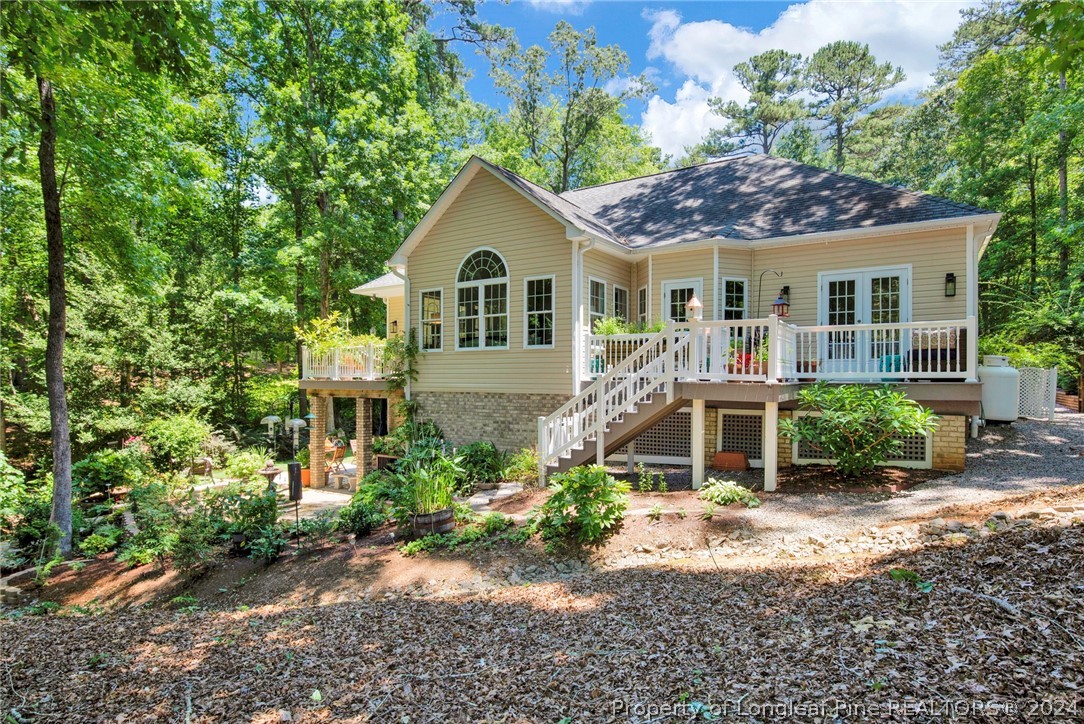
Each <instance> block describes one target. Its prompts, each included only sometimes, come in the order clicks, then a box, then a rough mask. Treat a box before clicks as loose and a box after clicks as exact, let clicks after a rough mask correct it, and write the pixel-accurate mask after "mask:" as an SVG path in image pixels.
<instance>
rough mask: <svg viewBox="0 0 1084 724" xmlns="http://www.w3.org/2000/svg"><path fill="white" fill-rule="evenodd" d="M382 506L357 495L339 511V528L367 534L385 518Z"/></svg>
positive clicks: (348, 531) (382, 523) (344, 530)
mask: <svg viewBox="0 0 1084 724" xmlns="http://www.w3.org/2000/svg"><path fill="white" fill-rule="evenodd" d="M387 518H388V517H387V515H385V514H384V510H383V508H381V507H380V506H379V505H378V504H375V503H371V502H368V501H366V500H365V499H363V498H360V497H358V496H357V495H355V496H354V498H353V499H352V500H351V501H350V505H348V506H346V507H345V508H343V509H342V510H340V511H339V530H341V531H343V532H345V533H353V534H355V535H368V534H369V533H371V532H372V531H373V529H374V528H379V527H380V526H382V525H384V522H385V521H386V520H387Z"/></svg>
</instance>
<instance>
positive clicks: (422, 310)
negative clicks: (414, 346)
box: [418, 287, 446, 354]
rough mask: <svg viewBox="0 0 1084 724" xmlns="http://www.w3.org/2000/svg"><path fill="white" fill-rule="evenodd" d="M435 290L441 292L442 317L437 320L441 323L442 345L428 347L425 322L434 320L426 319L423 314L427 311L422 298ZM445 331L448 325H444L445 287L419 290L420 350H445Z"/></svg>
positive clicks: (424, 351) (423, 351)
mask: <svg viewBox="0 0 1084 724" xmlns="http://www.w3.org/2000/svg"><path fill="white" fill-rule="evenodd" d="M433 292H437V293H438V294H440V318H439V319H438V320H437V322H438V323H439V324H440V346H439V347H433V348H431V349H426V348H425V323H426V321H432V320H426V319H425V317H423V316H422V315H423V314H424V313H425V304H423V303H422V300H423V299H424V298H425V295H426V294H432V293H433ZM445 331H446V327H445V326H444V287H433V288H432V289H420V290H418V351H419V352H422V353H423V354H424V353H426V352H443V351H444V332H445Z"/></svg>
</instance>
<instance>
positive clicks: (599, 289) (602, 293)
mask: <svg viewBox="0 0 1084 724" xmlns="http://www.w3.org/2000/svg"><path fill="white" fill-rule="evenodd" d="M587 290H588V293H587V302H588V308H587V311H588V316H589V319H588V322H589V323H590V324H589V325H588V326H589V328H590V329H591V330H592V331H594V329H595V322H597V321H598V320H600V319H602V318H603V317H605V316H606V282H604V281H600V280H598V279H589V280H588V282H587Z"/></svg>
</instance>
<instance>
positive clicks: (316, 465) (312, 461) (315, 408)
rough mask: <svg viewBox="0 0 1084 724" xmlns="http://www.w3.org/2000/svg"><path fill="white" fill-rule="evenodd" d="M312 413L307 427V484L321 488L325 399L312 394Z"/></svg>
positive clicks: (325, 429) (325, 430)
mask: <svg viewBox="0 0 1084 724" xmlns="http://www.w3.org/2000/svg"><path fill="white" fill-rule="evenodd" d="M311 409H312V414H314V415H316V417H315V419H313V421H312V425H311V426H310V427H309V485H311V486H312V487H314V488H322V487H324V483H325V476H326V472H327V471H326V470H325V469H324V441H325V440H326V439H327V400H325V399H324V397H322V396H313V400H312V404H311Z"/></svg>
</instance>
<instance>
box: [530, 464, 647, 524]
mask: <svg viewBox="0 0 1084 724" xmlns="http://www.w3.org/2000/svg"><path fill="white" fill-rule="evenodd" d="M550 490H551V491H552V494H551V495H550V497H549V499H548V500H547V501H546V502H545V503H543V504H542V507H541V508H540V509H539V514H538V517H537V523H538V530H539V532H540V533H541V534H542V538H543V539H544V540H546V541H551V542H557V541H560V540H575V541H577V542H578V543H582V544H596V543H600V542H601V541H603V540H604V539H605V538H606V537H607V536H608V535H609V534H611V533H612V532H613V531H614V530H615V529H616V528H617V526H618V525H620V523H621V520H622V519H623V518H624V516H625V509H626V508H627V507H628V502H629V499H628V495H627V493H628V492H629V484H628V483H626V482H624V481H619V480H616V479H614V477H613V476H611V475H609V474H608V473H607V472H606V468H604V467H602V466H601V465H591V466H589V467H579V468H573V469H572V470H569V471H568V472H567V473H564V474H562V475H554V476H553V481H552V483H551V484H550Z"/></svg>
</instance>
